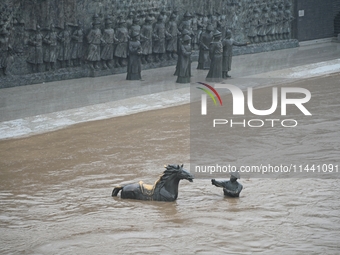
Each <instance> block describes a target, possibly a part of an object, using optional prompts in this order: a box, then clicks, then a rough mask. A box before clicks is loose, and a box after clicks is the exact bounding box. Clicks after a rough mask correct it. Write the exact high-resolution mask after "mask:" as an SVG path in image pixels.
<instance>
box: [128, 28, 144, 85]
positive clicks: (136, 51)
mask: <svg viewBox="0 0 340 255" xmlns="http://www.w3.org/2000/svg"><path fill="white" fill-rule="evenodd" d="M141 54H142V47H141V43H140V41H139V33H138V32H136V31H134V32H132V34H131V40H130V41H129V52H128V65H127V75H126V79H127V80H141V79H142V76H141V71H142V64H141V59H140V55H141Z"/></svg>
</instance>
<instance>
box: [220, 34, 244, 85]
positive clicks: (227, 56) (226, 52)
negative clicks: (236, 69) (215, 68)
mask: <svg viewBox="0 0 340 255" xmlns="http://www.w3.org/2000/svg"><path fill="white" fill-rule="evenodd" d="M222 44H223V60H222V78H223V79H227V78H229V77H230V75H229V74H228V72H229V71H230V70H231V61H232V57H233V45H236V46H246V45H248V44H249V43H248V42H247V43H238V42H236V41H235V40H234V39H233V38H231V31H230V30H229V29H228V30H227V31H226V37H225V38H224V39H223V41H222Z"/></svg>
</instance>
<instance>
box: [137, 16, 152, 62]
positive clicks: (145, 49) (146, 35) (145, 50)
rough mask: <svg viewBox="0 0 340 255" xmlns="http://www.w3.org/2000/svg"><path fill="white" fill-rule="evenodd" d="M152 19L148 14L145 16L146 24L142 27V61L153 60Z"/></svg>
mask: <svg viewBox="0 0 340 255" xmlns="http://www.w3.org/2000/svg"><path fill="white" fill-rule="evenodd" d="M151 22H152V19H151V18H150V17H149V16H147V17H146V18H145V24H144V25H143V26H142V28H141V33H140V41H141V44H142V56H141V58H142V63H143V64H145V63H146V62H148V63H150V62H151V57H150V56H151V55H152V33H153V31H152V24H151Z"/></svg>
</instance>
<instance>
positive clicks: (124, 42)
mask: <svg viewBox="0 0 340 255" xmlns="http://www.w3.org/2000/svg"><path fill="white" fill-rule="evenodd" d="M118 24H119V27H118V28H117V29H116V37H117V41H118V44H117V46H116V50H115V53H114V55H115V57H117V58H118V62H117V63H116V66H117V67H120V66H126V58H127V50H128V41H129V39H130V36H129V32H128V30H127V28H126V21H125V20H124V19H121V20H119V21H118Z"/></svg>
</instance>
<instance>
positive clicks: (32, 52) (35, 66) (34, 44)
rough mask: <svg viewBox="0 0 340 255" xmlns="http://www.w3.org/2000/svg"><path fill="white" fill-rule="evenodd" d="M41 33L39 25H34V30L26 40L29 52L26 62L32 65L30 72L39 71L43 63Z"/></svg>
mask: <svg viewBox="0 0 340 255" xmlns="http://www.w3.org/2000/svg"><path fill="white" fill-rule="evenodd" d="M42 43H43V35H42V33H41V32H40V26H39V25H37V26H36V31H35V34H34V35H33V36H31V37H30V39H29V40H28V45H29V53H28V58H27V62H28V63H29V64H30V65H31V66H32V72H39V71H40V65H41V64H42V63H43V48H42Z"/></svg>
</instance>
